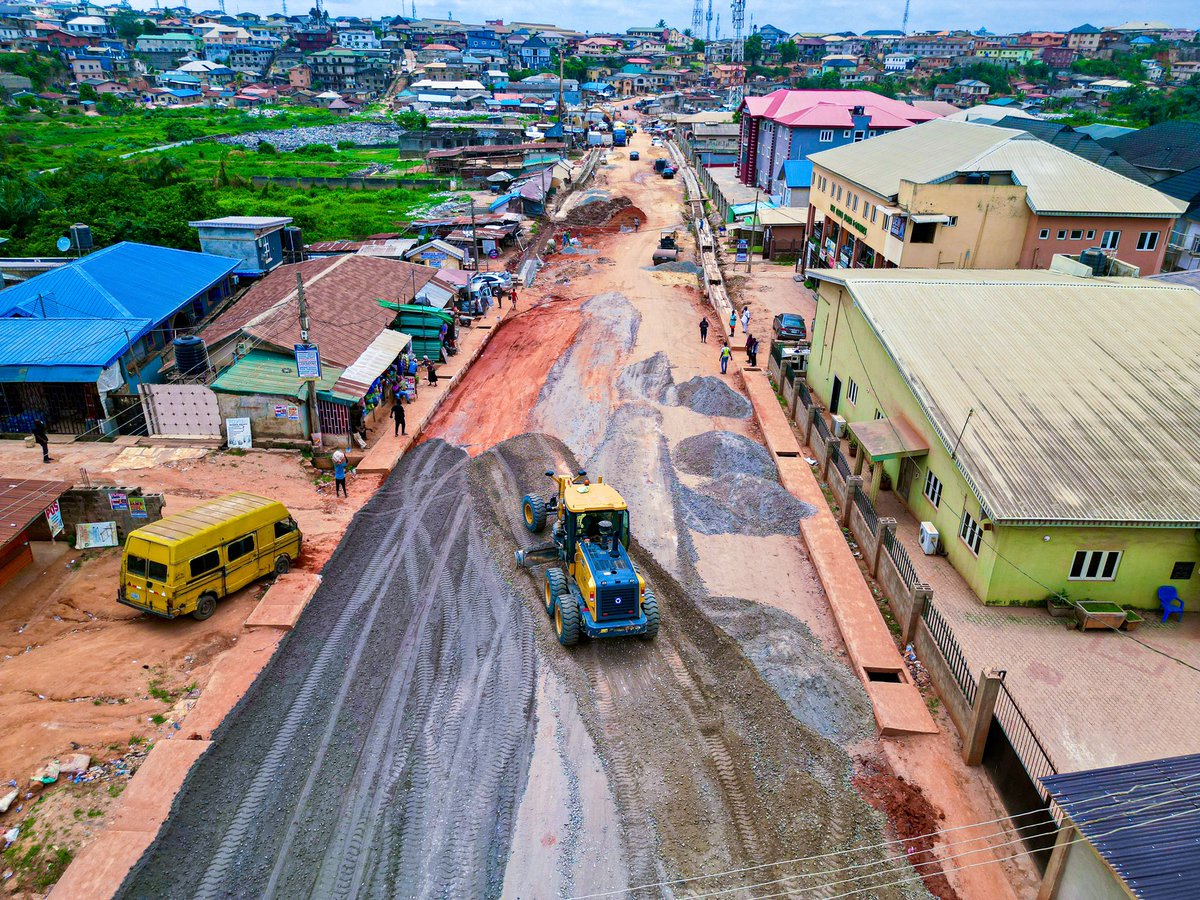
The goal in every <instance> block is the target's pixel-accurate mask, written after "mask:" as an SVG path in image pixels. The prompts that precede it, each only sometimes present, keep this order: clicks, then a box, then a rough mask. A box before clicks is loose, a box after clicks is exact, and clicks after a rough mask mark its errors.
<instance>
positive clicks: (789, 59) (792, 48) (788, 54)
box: [775, 40, 800, 66]
mask: <svg viewBox="0 0 1200 900" xmlns="http://www.w3.org/2000/svg"><path fill="white" fill-rule="evenodd" d="M775 49H776V50H778V51H779V61H780V62H781V63H783V64H784V65H785V66H786V65H787V64H788V63H794V62H795V61H796V60H798V59H799V58H800V48H799V47H797V46H796V42H795V41H792V40H787V41H783V42H781V43H780V44H779V45H778V46H776V47H775Z"/></svg>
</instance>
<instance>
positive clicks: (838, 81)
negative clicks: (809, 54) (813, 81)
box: [817, 71, 842, 91]
mask: <svg viewBox="0 0 1200 900" xmlns="http://www.w3.org/2000/svg"><path fill="white" fill-rule="evenodd" d="M841 86H842V76H841V75H839V74H838V73H837V72H836V71H830V72H822V73H821V77H820V78H818V79H817V87H818V88H820V89H821V90H823V91H836V90H837V89H838V88H840V87H841Z"/></svg>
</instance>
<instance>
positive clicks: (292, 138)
mask: <svg viewBox="0 0 1200 900" xmlns="http://www.w3.org/2000/svg"><path fill="white" fill-rule="evenodd" d="M407 130H408V129H406V128H401V127H400V126H399V125H392V124H389V123H386V122H346V123H345V124H339V125H312V126H306V127H304V128H287V129H281V130H278V131H248V132H246V133H245V134H233V135H228V136H226V137H221V138H217V141H219V142H220V143H222V144H231V145H233V146H235V147H246V148H249V149H251V150H254V149H256V148H257V147H258V145H259V144H263V143H266V144H270V145H271V146H272V147H274V148H275V149H276V150H282V151H284V152H285V153H286V152H291V151H292V150H299V149H300V148H301V147H307V146H308V145H309V144H330V145H332V146H335V147H336V146H337V145H338V144H340V143H347V144H355V145H357V146H360V147H380V146H387V145H389V144H395V143H397V142H398V141H399V140H400V137H401V135H403V134H405V133H406V132H407Z"/></svg>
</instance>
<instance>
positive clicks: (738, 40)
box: [729, 0, 746, 66]
mask: <svg viewBox="0 0 1200 900" xmlns="http://www.w3.org/2000/svg"><path fill="white" fill-rule="evenodd" d="M732 7H733V46H732V47H730V48H729V49H730V54H729V61H730V62H731V63H733V64H734V65H735V66H736V65H737V64H738V63H740V62H742V61H743V60H745V58H746V53H745V49H746V48H745V47H744V46H743V44H742V29H743V28H745V27H746V0H733V4H732Z"/></svg>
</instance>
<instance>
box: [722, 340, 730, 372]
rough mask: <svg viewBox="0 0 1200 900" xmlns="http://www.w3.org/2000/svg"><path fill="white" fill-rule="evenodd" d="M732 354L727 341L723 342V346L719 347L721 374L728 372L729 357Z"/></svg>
mask: <svg viewBox="0 0 1200 900" xmlns="http://www.w3.org/2000/svg"><path fill="white" fill-rule="evenodd" d="M731 356H733V351H732V350H730V349H729V341H726V342H725V346H724V347H722V348H721V374H722V375H725V374H727V373H728V372H729V358H730V357H731Z"/></svg>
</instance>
